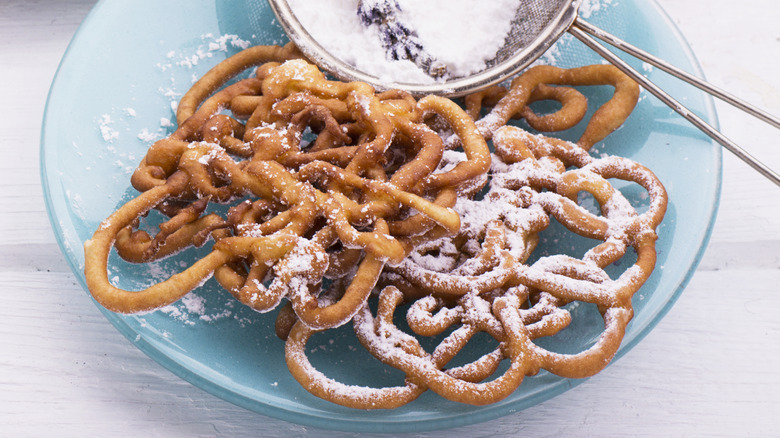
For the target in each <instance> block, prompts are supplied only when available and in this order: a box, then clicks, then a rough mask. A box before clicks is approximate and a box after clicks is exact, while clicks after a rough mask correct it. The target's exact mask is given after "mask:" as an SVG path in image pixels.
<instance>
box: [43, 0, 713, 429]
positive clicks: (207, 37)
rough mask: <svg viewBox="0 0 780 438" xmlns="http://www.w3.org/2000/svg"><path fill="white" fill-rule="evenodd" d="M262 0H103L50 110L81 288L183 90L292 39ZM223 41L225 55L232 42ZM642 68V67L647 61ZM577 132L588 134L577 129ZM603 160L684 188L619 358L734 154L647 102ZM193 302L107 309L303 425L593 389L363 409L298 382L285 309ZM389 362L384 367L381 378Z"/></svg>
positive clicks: (49, 129)
mask: <svg viewBox="0 0 780 438" xmlns="http://www.w3.org/2000/svg"><path fill="white" fill-rule="evenodd" d="M258 1H259V2H260V4H261V6H260V7H259V8H258V7H256V6H255V7H253V8H249V7H247V4H249V0H245V1H241V0H196V1H193V0H188V1H183V0H168V1H164V2H160V1H156V0H136V1H132V2H116V1H101V2H99V3H98V4H97V6H95V8H94V10H93V11H92V12H91V14H90V15H89V17H88V18H87V19H86V20H85V21H84V23H83V25H82V26H81V28H80V29H79V31H78V33H77V34H76V36H75V37H74V38H73V41H72V43H71V45H70V47H69V48H68V50H67V53H66V54H65V56H64V58H63V60H62V64H61V66H60V69H59V71H58V73H57V75H56V77H55V80H54V82H53V84H52V88H51V93H50V96H49V101H48V105H47V108H46V113H45V118H44V123H43V131H42V139H41V174H42V180H43V186H44V190H45V195H46V201H47V207H48V211H49V215H50V217H51V223H52V226H53V228H54V231H55V233H56V235H57V238H58V240H59V243H60V246H61V248H62V251H63V252H64V254H65V256H66V258H67V260H68V261H69V263H70V264H71V267H72V269H73V272H74V274H75V276H76V277H77V278H78V279H79V281H81V283H82V284H84V274H83V264H84V254H83V250H82V244H83V242H84V240H86V239H88V238H89V237H90V236H91V234H92V233H93V231H94V230H95V228H96V227H97V225H98V224H99V222H100V221H101V220H102V219H104V218H105V217H106V216H108V215H109V214H110V213H111V212H112V211H114V210H115V209H116V208H117V206H118V205H120V204H121V203H123V202H124V201H126V200H127V199H129V198H130V197H132V196H134V195H135V192H134V191H133V189H132V188H131V187H130V184H129V177H130V173H131V172H132V169H133V168H134V167H135V166H136V165H137V163H138V162H139V160H140V159H141V158H142V157H143V155H144V153H145V151H146V149H147V147H148V146H149V144H150V142H151V141H152V139H153V138H155V137H159V136H162V135H165V134H167V133H168V132H170V131H171V130H172V129H173V128H172V127H170V126H167V123H166V122H167V120H173V119H174V117H173V111H172V109H171V103H172V102H174V101H175V100H176V97H177V96H180V95H181V93H183V92H184V91H186V90H187V89H188V88H189V86H190V85H191V83H192V81H193V79H194V78H197V77H199V76H200V75H202V74H203V73H204V72H206V71H207V70H208V69H209V68H210V67H211V66H213V65H214V64H216V63H217V62H219V61H220V60H222V59H224V58H225V57H226V56H227V55H229V54H233V53H235V52H236V51H238V50H239V47H236V46H233V45H231V42H248V43H251V44H279V43H283V42H285V41H286V38H285V37H284V35H283V33H282V31H281V30H280V28H279V27H278V26H277V25H276V24H275V21H274V19H273V16H272V13H271V12H270V10H269V8H268V7H267V6H266V5H265V4H264V2H262V0H258ZM612 3H613V4H611V5H608V6H607V7H605V8H603V9H601V10H600V11H598V12H596V13H595V14H594V15H593V16H591V17H589V21H590V22H592V23H594V24H596V25H597V26H600V27H602V28H604V29H606V30H608V31H610V32H612V33H614V34H616V35H618V36H620V37H622V38H624V39H626V40H628V41H629V42H631V43H633V44H635V45H638V46H640V47H643V48H645V49H647V50H648V51H650V52H652V53H655V54H658V55H660V56H662V57H663V58H665V59H666V60H668V61H670V62H672V63H673V64H676V65H678V66H681V67H683V68H685V69H687V70H689V71H693V72H698V67H697V65H696V62H695V59H694V58H693V55H692V54H691V53H690V51H689V49H688V47H687V45H686V44H685V42H684V41H683V39H682V37H681V36H680V35H679V34H678V32H677V31H676V29H675V28H674V27H673V25H672V24H671V22H670V20H668V19H667V17H666V16H665V15H664V14H663V12H661V11H660V9H659V7H658V6H657V5H655V3H653V2H652V1H647V0H620V1H616V2H612ZM248 10H252V11H253V12H252V13H247V11H248ZM225 36H233V37H227V38H226V37H225ZM222 43H225V45H224V48H225V49H226V50H222V49H221V48H220V47H221V44H222ZM559 49H560V53H561V55H560V56H559V57H558V61H557V63H558V65H561V66H564V67H570V66H578V65H584V64H589V63H596V62H601V61H600V59H599V58H598V57H597V56H596V55H594V54H592V53H591V52H590V51H589V50H588V49H587V48H585V47H584V46H581V45H580V44H579V43H578V42H575V41H574V40H573V39H571V38H569V37H567V38H566V39H565V41H564V42H562V43H561V44H560V45H559ZM634 65H635V66H637V67H638V68H642V67H643V66H642V65H641V64H640V63H638V62H634ZM647 71H648V74H649V76H650V77H651V79H653V80H656V81H657V83H659V85H661V86H662V87H663V88H665V89H666V90H667V91H669V92H671V93H672V94H673V95H676V96H678V97H680V98H681V100H682V102H684V103H685V104H687V105H689V106H690V108H691V109H693V110H694V111H696V112H697V113H699V114H700V115H702V116H703V117H704V118H705V119H708V120H710V121H712V122H713V123H716V121H715V115H714V110H713V106H712V102H711V100H710V99H709V98H707V97H705V96H704V95H703V94H702V93H700V92H698V91H694V90H693V89H691V88H689V87H687V86H685V85H683V84H681V83H679V82H677V81H675V80H674V79H671V78H668V77H666V76H665V75H664V74H663V73H661V72H658V71H652V70H647ZM584 91H585V92H586V94H588V96H589V97H590V98H591V100H592V101H593V102H599V101H603V100H604V99H606V97H607V96H608V95H609V92H610V90H608V89H601V88H594V89H590V90H584ZM568 135H570V136H576V135H577V130H576V129H575V130H574V132H571V133H569V134H568ZM594 153H595V154H602V153H609V154H617V155H622V156H626V157H629V158H632V159H634V160H636V161H639V162H641V163H643V164H645V165H646V166H648V167H649V168H651V169H653V170H654V171H655V172H656V173H657V175H658V176H659V177H660V179H661V180H662V181H663V182H664V184H665V186H666V188H667V190H668V192H669V196H670V203H669V209H668V213H667V216H666V219H665V221H664V223H663V225H662V226H661V227H660V230H659V231H660V240H659V260H658V266H657V269H656V271H655V273H654V274H653V276H652V277H651V279H650V280H649V281H648V283H647V284H646V285H645V286H644V287H643V288H642V289H641V290H640V291H639V293H638V294H637V295H636V297H635V299H634V304H635V309H636V316H635V318H634V320H633V321H632V322H631V325H630V326H629V328H628V332H627V333H626V337H625V339H624V342H623V346H622V347H621V350H620V352H619V355H622V354H625V353H626V352H627V351H628V350H629V349H630V348H631V347H632V346H633V345H635V344H636V343H637V342H639V341H640V340H641V338H642V337H643V336H644V335H645V334H647V333H648V332H649V331H650V329H652V327H653V326H654V325H655V324H656V323H657V322H658V321H659V320H660V318H661V317H662V316H663V315H664V314H665V313H666V312H667V311H668V309H669V308H670V306H671V305H672V303H673V302H674V301H675V299H676V298H677V296H678V295H679V294H680V293H681V292H682V290H683V288H684V286H685V284H686V283H687V281H688V279H689V278H690V276H691V274H692V272H693V270H694V269H695V266H696V264H697V263H698V261H699V258H700V257H701V254H702V252H703V251H704V248H705V247H706V243H707V240H708V238H709V233H710V229H711V226H712V222H713V220H714V217H715V213H716V210H717V204H718V197H719V193H720V176H721V151H720V148H719V147H718V146H716V145H713V144H712V142H711V141H709V139H707V138H706V137H705V136H703V135H702V134H700V133H699V132H698V131H697V130H695V128H693V127H691V126H689V125H688V124H687V122H685V121H684V120H683V119H681V118H680V117H678V116H677V115H676V114H675V113H673V112H672V111H671V110H669V109H668V108H667V107H665V106H663V105H662V104H661V103H659V102H658V101H656V100H655V99H654V98H652V97H650V96H648V95H644V96H643V98H642V100H641V102H640V103H639V105H638V107H637V109H636V110H635V112H634V114H633V115H632V116H631V118H630V119H629V121H628V122H627V123H626V124H625V126H624V127H623V128H622V129H621V130H619V131H618V132H616V133H615V134H613V135H612V136H611V137H609V139H608V140H607V141H606V142H605V143H604V144H601V145H598V146H597V148H596V150H595V151H594ZM626 192H627V194H628V196H629V198H631V199H634V200H636V201H637V202H639V203H641V201H642V193H641V192H639V191H637V190H634V189H633V188H630V187H629V188H626ZM559 234H561V235H562V234H564V232H563V231H562V230H560V229H554V230H552V231H550V232H548V233H546V234H545V235H544V236H543V237H544V239H543V243H542V246H541V248H540V249H539V251H540V252H544V251H548V252H557V251H568V250H569V249H570V248H571V247H573V251H574V252H577V251H583V248H585V247H586V246H587V244H588V243H587V242H579V241H575V242H574V243H571V242H570V241H565V243H564V244H554V243H553V241H555V240H557V239H556V238H557V237H559ZM562 245H563V246H562ZM194 257H196V255H194V254H192V252H187V253H184V254H182V255H181V256H179V257H178V258H175V259H171V260H168V261H166V262H165V263H160V264H157V265H154V266H153V268H151V269H150V268H149V267H135V266H129V265H127V264H124V263H122V262H120V261H118V260H112V261H111V265H112V268H111V269H112V276H113V277H115V278H116V282H117V284H118V285H119V286H121V287H125V288H134V287H140V286H142V285H144V284H149V282H150V281H154V280H155V279H159V278H162V276H164V275H165V274H166V273H167V272H171V271H173V270H175V269H181V267H180V264H181V263H186V262H188V261H191V260H192V259H193V258H194ZM194 298H195V299H193V300H191V301H190V303H189V306H187V305H185V304H184V303H179V304H177V305H176V306H174V307H175V308H174V309H168V310H167V311H166V312H160V311H158V312H154V313H150V314H145V315H140V316H120V315H115V314H112V313H110V312H106V311H104V313H105V315H106V318H108V319H109V320H110V321H111V322H112V323H113V324H114V325H115V326H116V327H117V329H118V330H119V331H121V332H122V333H123V334H124V335H125V336H126V337H127V338H128V340H129V341H130V342H132V343H134V344H135V345H136V346H137V347H138V348H140V349H141V350H143V351H144V352H145V353H147V354H148V355H149V356H150V357H152V358H153V359H154V360H156V361H158V362H159V363H160V364H162V365H163V366H165V367H167V368H168V369H170V370H171V371H172V372H174V373H176V374H177V375H179V376H181V377H182V378H184V379H186V380H188V381H190V382H192V383H193V384H195V385H197V386H199V387H201V388H203V389H205V390H207V391H209V392H211V393H213V394H215V395H217V396H219V397H222V398H224V399H226V400H228V401H230V402H232V403H235V404H237V405H240V406H243V407H245V408H247V409H251V410H254V411H257V412H259V413H262V414H265V415H270V416H274V417H278V418H281V419H284V420H288V421H291V422H296V423H301V424H304V425H310V426H317V427H325V428H333V429H341V430H347V431H374V432H380V431H384V432H402V431H422V430H431V429H440V428H447V427H455V426H459V425H465V424H470V423H476V422H481V421H486V420H489V419H493V418H497V417H499V416H503V415H507V414H510V413H512V412H517V411H519V410H522V409H524V408H527V407H529V406H533V405H536V404H538V403H541V402H543V401H545V400H548V399H550V398H551V397H553V396H555V395H557V394H560V393H562V392H563V391H565V390H567V389H570V388H572V387H574V386H575V385H577V384H578V383H580V381H575V380H568V379H562V378H558V377H555V376H552V375H550V374H546V373H542V374H540V375H539V376H536V377H532V378H528V379H526V381H525V382H524V383H523V385H522V386H521V388H520V389H519V390H518V391H516V392H515V393H514V394H513V395H512V396H510V397H509V398H508V399H506V400H504V401H502V402H499V403H496V404H494V405H491V406H484V407H473V406H465V405H460V404H456V403H451V402H447V401H445V400H443V399H441V398H439V397H438V396H436V395H435V394H425V395H423V396H422V397H421V398H420V399H419V400H416V401H415V402H413V403H411V404H410V405H408V406H406V407H403V408H399V409H396V410H393V411H360V410H351V409H347V408H343V407H340V406H336V405H333V404H330V403H328V402H325V401H322V400H320V399H317V398H315V397H313V396H311V395H310V394H308V393H307V392H306V391H304V390H303V389H301V387H300V386H299V385H298V383H297V382H295V380H294V379H292V377H290V374H289V372H288V371H287V368H286V366H285V363H284V353H283V343H282V342H281V341H279V340H278V339H277V338H276V337H275V336H274V334H273V319H274V315H273V314H270V315H261V314H257V313H255V312H252V311H250V310H248V309H246V308H243V307H242V306H241V305H240V304H237V303H235V302H234V301H233V299H232V298H231V297H230V296H229V295H228V294H226V293H225V292H223V291H221V290H220V288H219V287H218V286H217V285H216V284H215V283H214V282H213V280H212V281H210V282H209V283H207V284H206V286H205V287H203V288H202V289H200V290H198V291H197V292H196V293H195V294H194ZM196 305H200V307H199V306H196ZM226 310H227V311H226ZM589 312H590V313H589ZM575 318H576V319H577V321H581V322H582V323H580V324H578V327H579V328H580V330H581V331H579V332H577V333H574V334H571V331H569V332H568V333H569V334H568V335H566V336H561V337H560V339H557V340H555V341H553V343H552V344H550V345H552V346H555V348H559V349H562V350H571V349H578V348H582V347H583V346H586V345H588V344H589V343H590V342H592V341H593V339H594V338H595V337H596V336H597V335H598V327H597V325H598V324H596V325H594V326H592V327H589V321H590V320H594V318H593V314H592V309H591V310H589V309H587V308H585V307H584V306H583V309H577V310H575ZM597 319H598V318H597V317H596V318H595V320H597ZM326 336H327V338H322V342H321V343H322V345H324V347H323V348H320V349H319V350H320V351H319V352H318V353H316V354H315V355H314V356H313V358H312V361H313V362H315V364H317V365H318V366H319V367H320V368H321V370H322V371H324V372H325V373H326V374H329V375H331V376H333V377H336V378H340V379H346V380H348V381H350V382H354V383H366V382H367V381H366V380H361V379H364V378H362V377H360V376H358V375H356V374H357V373H356V372H355V369H354V367H355V365H353V364H352V361H353V360H355V361H358V362H357V363H360V365H359V366H360V367H361V368H362V369H365V370H368V372H369V373H371V375H372V376H378V377H371V381H372V382H373V383H378V384H387V385H397V384H400V376H399V375H398V374H394V373H390V374H388V373H386V372H384V371H381V370H384V368H383V367H381V366H379V365H378V364H377V363H376V362H372V361H371V359H370V358H368V357H367V354H364V353H355V352H354V351H353V349H352V348H351V347H352V346H353V345H355V344H356V342H357V341H356V340H355V339H354V338H353V337H352V335H351V330H350V328H348V327H347V328H343V329H340V330H336V331H332V332H328V334H327V335H326ZM357 350H361V348H360V347H358V349H357ZM374 368H376V369H377V370H378V371H376V372H373V371H372V370H373V369H374ZM380 369H381V370H380ZM604 372H609V370H608V369H607V370H606V371H604ZM631 384H632V383H631V382H626V385H631Z"/></svg>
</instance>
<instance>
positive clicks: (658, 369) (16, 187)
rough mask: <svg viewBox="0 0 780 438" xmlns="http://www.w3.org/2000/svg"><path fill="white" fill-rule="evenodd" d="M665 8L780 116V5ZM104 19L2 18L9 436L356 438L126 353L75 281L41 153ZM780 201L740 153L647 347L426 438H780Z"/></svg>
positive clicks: (740, 88)
mask: <svg viewBox="0 0 780 438" xmlns="http://www.w3.org/2000/svg"><path fill="white" fill-rule="evenodd" d="M659 3H660V4H661V5H662V6H663V7H664V8H665V9H666V11H667V12H668V13H669V15H670V16H671V17H673V19H672V21H674V23H676V24H677V25H678V26H679V27H680V28H681V30H682V32H683V34H684V35H685V37H686V38H687V40H688V41H689V43H690V45H691V47H692V49H693V51H694V53H696V55H697V57H698V58H699V60H700V62H701V65H702V68H703V70H704V71H705V73H706V75H707V78H708V79H709V80H711V81H712V82H713V83H715V84H716V85H718V86H720V87H722V88H724V89H727V90H730V91H732V92H733V93H735V94H737V95H740V96H743V97H745V98H746V99H748V100H750V101H752V102H754V103H756V104H757V105H760V106H762V107H764V108H766V109H768V110H770V111H771V112H774V113H776V114H778V113H780V76H779V75H778V74H777V71H778V70H779V69H780V28H778V26H777V23H778V22H780V8H777V6H776V0H743V1H741V2H738V3H735V2H733V1H729V0H707V1H705V0H686V1H684V2H682V1H678V0H659ZM93 4H94V1H91V0H90V1H87V0H61V1H55V0H40V1H24V0H10V1H9V0H6V1H4V2H2V4H0V96H1V97H2V98H3V105H2V106H0V108H1V109H0V148H2V152H3V154H4V158H5V159H3V160H0V182H2V186H3V190H2V192H1V193H0V211H2V213H0V293H2V305H0V436H13V437H26V436H30V437H37V436H50V435H52V434H55V435H56V436H62V437H93V436H94V437H114V436H116V437H119V436H123V437H124V436H153V437H156V436H164V437H192V436H230V437H240V436H269V437H276V436H278V437H289V436H303V437H321V436H351V435H349V434H341V433H333V432H328V431H322V430H317V429H312V428H308V427H302V426H299V425H295V424H290V423H286V422H283V421H279V420H275V419H272V418H267V417H264V416H261V415H257V414H254V413H252V412H249V411H246V410H244V409H242V408H238V407H236V406H233V405H231V404H229V403H227V402H224V401H222V400H220V399H218V398H216V397H213V396H211V395H209V394H207V393H205V392H204V391H201V390H200V389H198V388H196V387H193V386H192V385H190V384H188V383H186V382H184V381H182V380H181V379H179V378H178V377H176V376H174V375H172V374H171V373H170V372H168V371H167V370H165V369H163V368H162V367H161V366H159V365H158V364H157V363H155V362H154V361H152V360H150V359H149V358H147V357H146V356H145V355H144V354H143V353H141V352H140V351H138V350H137V349H136V348H135V347H134V346H133V345H132V344H131V343H130V342H128V341H127V340H126V339H124V338H123V337H122V336H121V335H120V334H119V333H118V332H117V331H116V330H115V329H114V328H113V326H111V324H109V323H108V322H107V321H106V320H105V318H103V316H102V314H101V313H100V312H99V311H98V310H97V308H96V307H95V306H94V305H93V303H92V302H91V300H90V299H89V298H88V297H87V295H86V294H85V293H84V291H83V290H82V289H81V287H80V286H79V285H78V283H77V282H76V280H75V278H74V276H73V275H72V274H71V272H70V270H69V267H68V265H67V263H66V262H65V260H64V259H63V257H62V255H60V253H59V250H58V247H57V245H56V243H55V238H54V235H53V233H52V231H51V230H50V227H49V223H48V219H47V216H46V211H45V207H44V202H43V194H42V191H41V188H40V181H39V170H38V165H39V164H38V160H39V152H38V140H39V130H40V124H41V117H42V114H43V108H44V104H45V99H46V95H47V92H48V88H49V84H50V82H51V80H52V78H53V76H54V73H55V71H56V68H57V65H58V63H59V60H60V58H61V56H62V54H63V53H64V51H65V49H66V47H67V44H68V42H69V40H70V38H71V36H72V35H73V33H74V32H75V30H76V28H77V26H78V24H79V23H80V22H81V20H83V18H84V17H85V16H86V14H87V13H88V11H89V9H90V8H91V7H92V6H93ZM736 5H738V6H736ZM736 7H739V8H740V9H739V13H737V12H738V11H737V10H735V8H736ZM717 109H718V113H719V116H720V121H721V125H722V128H723V130H724V132H726V133H727V134H728V135H729V136H731V137H732V138H733V139H734V140H736V141H737V142H738V143H741V144H743V145H744V146H746V147H748V148H749V149H750V150H751V151H753V152H755V154H756V155H757V156H759V157H760V158H761V159H763V160H765V161H766V162H767V163H768V164H770V165H771V166H773V167H774V168H775V169H780V147H778V143H780V142H778V139H779V138H780V133H778V132H777V131H776V130H773V129H772V128H768V127H767V126H764V125H763V124H762V123H761V122H759V121H753V120H751V119H749V118H748V117H746V116H743V115H742V114H741V113H739V112H737V111H734V110H732V109H731V108H730V107H728V106H727V105H724V104H720V103H718V104H717ZM779 201H780V188H777V187H775V186H773V185H772V184H771V183H769V182H767V181H764V180H763V178H762V177H760V176H758V175H757V174H755V173H754V172H752V171H751V170H750V169H749V168H748V167H747V166H746V165H744V164H743V163H741V162H739V161H738V160H736V159H734V158H733V157H731V156H730V155H729V154H725V156H724V182H723V196H722V200H721V208H720V213H719V216H718V219H717V222H716V224H715V229H714V232H713V235H712V239H711V243H710V246H709V248H708V250H707V253H706V255H705V257H704V259H703V260H702V263H701V264H700V266H699V269H698V271H697V273H696V275H695V276H694V278H693V279H692V280H691V282H690V284H689V285H688V287H687V288H686V290H685V292H684V293H683V295H682V297H681V298H680V299H679V301H678V302H677V303H676V305H675V306H674V307H673V308H672V310H671V311H670V312H669V314H668V315H667V316H666V318H664V319H663V320H662V321H661V323H660V324H659V325H658V326H657V327H656V329H655V330H654V331H653V332H651V333H650V334H649V335H648V336H647V337H646V338H645V339H644V340H643V341H642V342H641V343H640V344H639V345H638V346H637V347H635V348H634V349H633V350H632V351H630V352H629V353H628V354H627V355H626V356H625V357H623V358H622V359H621V360H619V361H618V362H616V363H614V364H613V365H611V366H610V367H608V369H607V370H605V371H604V372H602V373H601V374H599V375H597V376H595V377H594V378H592V379H590V380H588V381H587V382H585V383H583V384H582V385H580V386H579V387H577V388H575V389H574V390H571V391H569V392H567V393H565V394H563V395H561V396H559V397H556V398H554V399H552V400H550V401H548V402H545V403H542V404H540V405H538V406H535V407H533V408H530V409H527V410H525V411H523V412H518V413H516V414H513V415H510V416H507V417H504V418H501V419H497V420H494V421H491V422H487V423H483V424H479V425H473V426H469V427H464V428H459V429H455V430H448V431H440V432H434V433H427V434H410V435H409V436H426V437H444V436H448V437H461V436H462V437H500V436H556V437H559V436H638V437H645V436H648V437H655V436H723V437H732V436H777V434H778V432H777V426H778V425H779V424H780V420H779V419H778V415H777V413H778V412H780V372H778V369H780V317H779V316H778V315H780V293H778V292H779V289H780V202H779ZM364 436H370V435H364Z"/></svg>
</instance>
